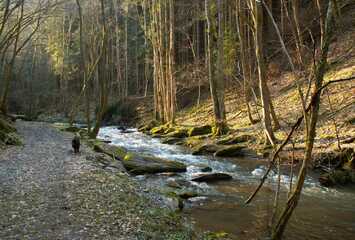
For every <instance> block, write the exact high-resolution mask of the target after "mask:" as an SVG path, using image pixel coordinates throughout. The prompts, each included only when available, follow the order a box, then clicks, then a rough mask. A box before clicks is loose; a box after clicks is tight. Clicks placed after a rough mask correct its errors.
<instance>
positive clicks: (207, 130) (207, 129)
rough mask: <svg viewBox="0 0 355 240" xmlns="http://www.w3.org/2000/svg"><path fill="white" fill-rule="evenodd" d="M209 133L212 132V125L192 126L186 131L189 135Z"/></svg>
mask: <svg viewBox="0 0 355 240" xmlns="http://www.w3.org/2000/svg"><path fill="white" fill-rule="evenodd" d="M210 133H212V126H211V125H204V126H199V127H192V128H190V129H189V131H188V135H189V137H193V136H199V135H206V134H210Z"/></svg>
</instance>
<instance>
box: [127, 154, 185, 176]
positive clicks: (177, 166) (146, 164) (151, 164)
mask: <svg viewBox="0 0 355 240" xmlns="http://www.w3.org/2000/svg"><path fill="white" fill-rule="evenodd" d="M122 163H123V166H124V167H125V168H126V169H127V170H128V171H129V172H130V173H132V174H136V175H141V174H154V173H163V172H186V165H185V164H183V163H180V162H176V161H171V160H166V159H162V158H158V157H154V156H148V155H138V154H135V153H127V154H126V156H125V157H124V159H123V162H122Z"/></svg>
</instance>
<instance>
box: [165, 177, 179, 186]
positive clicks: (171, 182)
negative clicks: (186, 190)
mask: <svg viewBox="0 0 355 240" xmlns="http://www.w3.org/2000/svg"><path fill="white" fill-rule="evenodd" d="M166 185H167V186H168V187H171V188H182V186H181V185H180V184H179V183H178V182H177V181H176V180H175V179H169V180H168V181H167V182H166Z"/></svg>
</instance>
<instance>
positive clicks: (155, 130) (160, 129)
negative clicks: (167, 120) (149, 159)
mask: <svg viewBox="0 0 355 240" xmlns="http://www.w3.org/2000/svg"><path fill="white" fill-rule="evenodd" d="M167 129H168V127H167V126H166V125H160V126H157V127H154V128H152V129H151V130H150V134H152V135H154V134H164V132H165V131H166V130H167Z"/></svg>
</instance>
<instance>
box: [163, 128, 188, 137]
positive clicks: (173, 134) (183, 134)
mask: <svg viewBox="0 0 355 240" xmlns="http://www.w3.org/2000/svg"><path fill="white" fill-rule="evenodd" d="M165 136H166V137H169V138H186V137H188V130H187V129H184V128H180V129H176V130H175V131H173V132H170V133H168V134H166V135H165Z"/></svg>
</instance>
